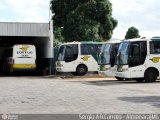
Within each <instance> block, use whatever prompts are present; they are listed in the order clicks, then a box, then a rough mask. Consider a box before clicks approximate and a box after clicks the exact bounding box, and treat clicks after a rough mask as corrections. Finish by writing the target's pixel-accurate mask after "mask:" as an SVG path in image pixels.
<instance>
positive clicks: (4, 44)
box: [0, 22, 53, 75]
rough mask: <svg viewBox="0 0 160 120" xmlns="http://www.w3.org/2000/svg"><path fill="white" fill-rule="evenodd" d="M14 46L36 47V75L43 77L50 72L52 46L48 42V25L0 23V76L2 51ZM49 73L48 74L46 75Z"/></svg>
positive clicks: (0, 72)
mask: <svg viewBox="0 0 160 120" xmlns="http://www.w3.org/2000/svg"><path fill="white" fill-rule="evenodd" d="M15 44H33V45H35V47H36V55H37V69H36V74H38V75H43V74H44V70H46V69H47V70H48V71H49V70H50V67H51V65H50V61H51V60H53V55H50V54H49V53H52V52H50V51H52V50H53V46H52V45H53V44H51V41H50V30H49V24H48V23H6V22H5V23H0V74H3V69H2V68H3V67H2V66H3V62H2V59H3V58H2V55H3V53H4V50H5V49H6V48H8V47H12V46H13V45H15ZM49 73H51V72H48V74H49Z"/></svg>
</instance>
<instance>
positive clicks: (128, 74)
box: [115, 71, 130, 78]
mask: <svg viewBox="0 0 160 120" xmlns="http://www.w3.org/2000/svg"><path fill="white" fill-rule="evenodd" d="M115 76H116V77H120V78H130V73H129V72H128V71H126V72H116V73H115Z"/></svg>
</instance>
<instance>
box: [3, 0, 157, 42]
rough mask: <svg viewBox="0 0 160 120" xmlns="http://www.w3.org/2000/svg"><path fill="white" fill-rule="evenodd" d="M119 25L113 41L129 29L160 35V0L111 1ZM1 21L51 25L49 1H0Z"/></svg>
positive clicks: (146, 35) (147, 34)
mask: <svg viewBox="0 0 160 120" xmlns="http://www.w3.org/2000/svg"><path fill="white" fill-rule="evenodd" d="M110 2H111V3H112V9H113V13H112V14H113V17H114V18H115V19H117V20H118V26H117V27H116V28H115V30H114V31H113V38H118V39H124V37H125V34H126V31H127V30H128V28H129V27H132V26H134V27H136V28H137V29H139V32H140V35H141V37H152V36H160V12H159V9H160V3H159V0H110ZM0 22H38V23H43V22H49V0H0Z"/></svg>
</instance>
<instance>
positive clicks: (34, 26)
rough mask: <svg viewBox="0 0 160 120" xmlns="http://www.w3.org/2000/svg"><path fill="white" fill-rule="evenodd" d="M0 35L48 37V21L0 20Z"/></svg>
mask: <svg viewBox="0 0 160 120" xmlns="http://www.w3.org/2000/svg"><path fill="white" fill-rule="evenodd" d="M0 36H32V37H34V36H35V37H48V36H49V24H48V23H14V22H0Z"/></svg>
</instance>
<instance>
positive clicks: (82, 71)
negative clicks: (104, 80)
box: [76, 65, 88, 76]
mask: <svg viewBox="0 0 160 120" xmlns="http://www.w3.org/2000/svg"><path fill="white" fill-rule="evenodd" d="M87 71H88V70H87V67H86V66H85V65H78V67H77V69H76V73H77V75H80V76H82V75H85V74H86V73H87Z"/></svg>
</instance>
